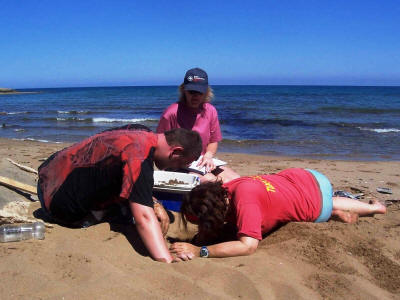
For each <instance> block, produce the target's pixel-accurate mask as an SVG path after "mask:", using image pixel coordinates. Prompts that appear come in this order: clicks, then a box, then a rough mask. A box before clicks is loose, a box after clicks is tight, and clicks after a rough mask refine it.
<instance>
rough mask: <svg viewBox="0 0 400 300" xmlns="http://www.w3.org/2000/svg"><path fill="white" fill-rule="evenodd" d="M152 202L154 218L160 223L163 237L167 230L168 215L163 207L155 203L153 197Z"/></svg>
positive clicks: (155, 200)
mask: <svg viewBox="0 0 400 300" xmlns="http://www.w3.org/2000/svg"><path fill="white" fill-rule="evenodd" d="M153 202H154V213H155V214H156V217H157V219H158V221H159V222H160V226H161V231H162V234H163V236H165V235H166V234H167V232H168V228H169V217H168V214H167V212H166V210H165V208H164V206H163V205H162V204H161V203H160V202H158V201H157V199H156V198H155V197H153Z"/></svg>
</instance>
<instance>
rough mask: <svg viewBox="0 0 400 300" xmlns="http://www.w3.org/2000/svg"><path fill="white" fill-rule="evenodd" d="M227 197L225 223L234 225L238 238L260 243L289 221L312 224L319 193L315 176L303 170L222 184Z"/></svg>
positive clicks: (316, 211) (318, 207)
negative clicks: (227, 192)
mask: <svg viewBox="0 0 400 300" xmlns="http://www.w3.org/2000/svg"><path fill="white" fill-rule="evenodd" d="M224 187H225V188H227V189H228V191H229V194H230V203H231V206H230V207H231V209H230V212H229V213H228V216H227V222H230V223H233V224H236V227H237V229H238V237H240V236H243V235H245V236H250V237H253V238H255V239H258V240H261V239H262V235H263V234H265V233H267V232H269V231H271V230H272V229H273V228H275V227H277V226H279V225H281V224H285V223H288V222H290V221H295V222H299V221H305V222H307V221H311V222H312V221H315V220H316V219H317V218H318V216H319V214H320V210H321V193H320V189H319V185H318V183H317V181H316V180H315V179H314V176H313V175H312V174H311V173H310V172H308V171H307V170H304V169H287V170H283V171H281V172H279V173H277V174H269V175H258V176H249V177H241V178H238V179H235V180H232V181H230V182H228V183H225V184H224Z"/></svg>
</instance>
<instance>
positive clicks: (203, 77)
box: [183, 68, 208, 94]
mask: <svg viewBox="0 0 400 300" xmlns="http://www.w3.org/2000/svg"><path fill="white" fill-rule="evenodd" d="M183 86H184V88H185V91H196V92H200V93H202V94H205V93H206V92H207V88H208V76H207V73H206V71H204V70H202V69H200V68H194V69H190V70H189V71H187V72H186V74H185V79H184V81H183Z"/></svg>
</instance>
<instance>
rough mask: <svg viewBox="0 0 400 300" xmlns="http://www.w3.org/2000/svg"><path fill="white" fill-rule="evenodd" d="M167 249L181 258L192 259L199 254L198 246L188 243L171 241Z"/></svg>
mask: <svg viewBox="0 0 400 300" xmlns="http://www.w3.org/2000/svg"><path fill="white" fill-rule="evenodd" d="M169 250H170V252H171V253H173V254H175V256H176V257H177V258H179V259H181V260H188V259H193V258H195V257H199V256H200V247H196V246H195V245H192V244H190V243H173V244H172V245H171V247H170V248H169ZM185 258H186V259H185Z"/></svg>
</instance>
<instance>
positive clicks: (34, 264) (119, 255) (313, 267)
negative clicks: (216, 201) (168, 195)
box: [0, 139, 400, 299]
mask: <svg viewBox="0 0 400 300" xmlns="http://www.w3.org/2000/svg"><path fill="white" fill-rule="evenodd" d="M63 147H65V144H50V143H40V142H32V141H16V140H8V139H0V176H6V177H9V178H12V179H14V180H18V181H20V182H23V183H26V184H29V185H33V186H34V185H35V184H36V175H35V174H32V173H28V172H26V171H23V170H21V169H19V168H17V167H16V166H15V165H13V164H11V163H10V162H9V161H8V160H7V158H9V159H12V160H14V161H16V162H18V163H20V164H23V165H26V166H29V167H32V168H35V169H36V168H37V167H38V166H39V165H40V164H41V162H42V161H43V160H44V159H46V158H47V157H48V156H49V155H50V154H51V153H53V152H55V151H57V150H59V149H61V148H63ZM218 158H220V159H222V160H225V161H227V162H228V163H229V166H230V167H232V168H233V169H234V170H236V171H237V172H238V173H239V174H241V175H253V174H261V173H272V172H276V171H279V170H282V169H285V168H289V167H304V168H311V169H315V170H318V171H320V172H322V173H324V174H325V175H326V176H327V177H328V178H329V179H330V180H331V182H332V184H333V186H334V190H345V191H348V192H352V193H355V194H357V193H362V194H363V196H362V201H369V200H371V199H375V198H378V199H380V200H386V203H387V204H389V206H388V213H387V214H386V215H376V216H371V217H365V218H360V220H359V222H358V223H357V224H354V225H349V224H343V223H340V222H337V221H330V222H327V223H320V224H313V223H290V224H288V225H286V226H283V227H282V228H280V229H279V230H277V231H275V232H273V233H272V234H270V235H269V236H268V237H266V238H265V239H264V240H263V241H262V242H261V243H260V246H259V249H258V250H257V252H256V253H255V254H254V255H251V256H247V257H234V258H225V259H200V258H199V259H195V260H192V261H189V262H183V263H176V264H169V265H168V264H162V263H158V262H155V261H153V260H152V259H151V258H150V257H148V256H147V254H146V252H145V251H144V250H143V249H144V248H143V246H142V245H141V241H140V238H139V237H138V235H137V233H136V232H135V230H134V229H132V228H124V227H121V226H116V225H110V224H108V223H103V224H99V225H96V226H93V227H90V228H87V229H68V228H64V227H61V226H58V225H53V226H52V227H51V226H49V227H48V228H47V229H46V238H45V239H44V240H41V241H38V240H28V241H22V242H15V243H3V244H0V258H1V264H0V299H400V203H399V201H394V200H398V199H400V171H399V170H400V161H392V162H383V161H382V162H371V161H370V162H364V161H337V160H313V159H303V158H295V157H278V156H276V157H270V156H256V155H247V154H232V153H219V155H218ZM378 187H387V188H391V190H392V192H393V194H381V193H378V192H377V188H378ZM35 200H36V197H35V196H33V197H31V196H30V195H29V194H25V193H21V192H17V191H14V190H11V189H9V188H6V187H4V186H0V222H1V223H9V222H14V221H21V220H33V219H34V216H40V214H39V211H40V210H39V208H40V205H39V203H38V202H36V201H35ZM390 200H393V201H390ZM175 217H176V218H175V221H174V223H173V224H171V226H170V230H169V233H168V238H169V239H176V238H183V237H190V235H192V234H193V233H194V229H195V228H193V227H192V228H191V231H190V232H188V233H184V232H182V228H181V224H180V219H179V215H178V214H175Z"/></svg>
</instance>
